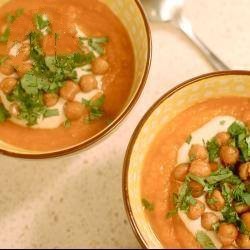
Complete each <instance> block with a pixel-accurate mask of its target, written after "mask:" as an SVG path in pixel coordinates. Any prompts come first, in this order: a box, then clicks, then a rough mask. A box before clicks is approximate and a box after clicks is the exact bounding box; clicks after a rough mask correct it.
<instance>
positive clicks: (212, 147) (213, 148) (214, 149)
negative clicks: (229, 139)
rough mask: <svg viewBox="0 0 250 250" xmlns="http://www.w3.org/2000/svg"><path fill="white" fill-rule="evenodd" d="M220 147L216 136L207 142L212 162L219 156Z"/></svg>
mask: <svg viewBox="0 0 250 250" xmlns="http://www.w3.org/2000/svg"><path fill="white" fill-rule="evenodd" d="M219 149H220V147H219V145H218V143H217V142H216V139H215V138H213V139H212V140H211V141H208V142H207V150H208V154H209V160H210V162H214V161H215V160H216V159H217V158H218V157H219Z"/></svg>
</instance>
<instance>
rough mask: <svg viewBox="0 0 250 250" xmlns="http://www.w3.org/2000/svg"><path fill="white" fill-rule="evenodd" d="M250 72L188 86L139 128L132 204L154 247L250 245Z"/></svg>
mask: <svg viewBox="0 0 250 250" xmlns="http://www.w3.org/2000/svg"><path fill="white" fill-rule="evenodd" d="M249 140H250V72H248V71H231V72H230V71H229V72H219V73H212V74H208V75H204V76H201V77H198V78H195V79H192V80H190V81H187V82H185V83H183V84H181V85H179V86H178V87H176V88H175V89H173V90H171V91H170V92H168V93H167V94H166V95H164V96H163V97H162V98H161V99H160V100H159V101H158V102H157V103H156V104H155V105H153V107H152V108H151V109H150V110H149V111H148V112H147V114H146V115H145V116H144V118H143V119H142V121H141V122H140V123H139V125H138V127H137V128H136V130H135V132H134V135H133V137H132V139H131V142H130V144H129V147H128V150H127V154H126V159H125V163H124V176H123V181H124V182H123V190H124V201H125V206H126V209H127V212H128V216H129V218H130V222H131V224H132V227H133V229H134V231H135V233H136V235H137V236H138V239H139V240H140V242H141V243H142V245H143V246H144V247H147V248H204V249H209V248H218V249H220V248H226V249H228V248H248V249H249V247H250V238H249V232H250V153H249V152H250V144H249Z"/></svg>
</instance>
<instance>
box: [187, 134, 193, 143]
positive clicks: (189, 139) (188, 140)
mask: <svg viewBox="0 0 250 250" xmlns="http://www.w3.org/2000/svg"><path fill="white" fill-rule="evenodd" d="M191 141H192V135H189V136H188V138H187V139H186V143H187V144H190V142H191Z"/></svg>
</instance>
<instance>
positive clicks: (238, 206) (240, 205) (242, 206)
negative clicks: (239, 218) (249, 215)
mask: <svg viewBox="0 0 250 250" xmlns="http://www.w3.org/2000/svg"><path fill="white" fill-rule="evenodd" d="M233 205H234V209H235V210H236V212H237V213H238V214H242V213H245V212H247V211H248V210H249V206H248V205H246V204H243V203H240V202H234V204H233Z"/></svg>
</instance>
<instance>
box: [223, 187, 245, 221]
mask: <svg viewBox="0 0 250 250" xmlns="http://www.w3.org/2000/svg"><path fill="white" fill-rule="evenodd" d="M221 191H222V195H223V197H224V199H225V206H224V208H223V209H222V211H221V213H222V215H223V218H224V220H225V221H226V222H228V223H233V224H237V223H238V222H239V220H240V218H239V216H238V214H237V212H236V211H235V209H234V207H233V205H232V201H233V198H232V191H231V189H230V187H229V185H228V184H227V183H223V184H222V185H221Z"/></svg>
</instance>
